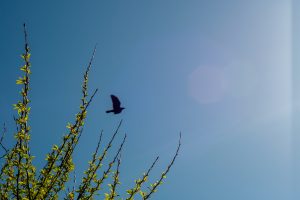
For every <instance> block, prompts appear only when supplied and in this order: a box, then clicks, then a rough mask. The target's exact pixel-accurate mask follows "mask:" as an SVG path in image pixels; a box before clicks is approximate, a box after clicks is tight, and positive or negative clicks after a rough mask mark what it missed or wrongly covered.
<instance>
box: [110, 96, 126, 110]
mask: <svg viewBox="0 0 300 200" xmlns="http://www.w3.org/2000/svg"><path fill="white" fill-rule="evenodd" d="M110 97H111V101H112V104H113V105H112V106H113V109H112V110H107V111H106V113H111V112H113V113H114V114H119V113H120V112H122V110H123V109H125V108H123V107H121V102H120V100H119V99H118V97H116V96H115V95H110Z"/></svg>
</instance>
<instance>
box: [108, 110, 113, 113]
mask: <svg viewBox="0 0 300 200" xmlns="http://www.w3.org/2000/svg"><path fill="white" fill-rule="evenodd" d="M111 112H114V111H113V110H107V111H106V113H111Z"/></svg>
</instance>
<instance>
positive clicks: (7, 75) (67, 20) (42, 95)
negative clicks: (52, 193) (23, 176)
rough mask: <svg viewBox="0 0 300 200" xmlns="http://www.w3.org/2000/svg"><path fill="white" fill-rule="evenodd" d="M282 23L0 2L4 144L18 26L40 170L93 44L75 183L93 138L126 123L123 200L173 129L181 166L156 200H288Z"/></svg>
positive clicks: (126, 6) (202, 8)
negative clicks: (114, 106)
mask: <svg viewBox="0 0 300 200" xmlns="http://www.w3.org/2000/svg"><path fill="white" fill-rule="evenodd" d="M294 6H295V5H294ZM292 21H293V23H295V21H296V20H292V2H291V1H288V0H266V1H260V0H252V1H242V0H240V1H237V0H227V1H221V0H214V1H205V0H203V1H202V0H201V1H196V0H185V1H177V0H172V1H171V0H152V1H134V0H127V1H120V0H119V1H118V0H116V1H100V0H91V1H88V2H83V1H74V0H73V1H67V0H66V1H47V2H45V1H43V2H42V1H30V2H28V1H27V2H19V1H14V0H11V1H6V0H4V1H1V2H0V25H1V31H0V44H1V47H0V59H1V73H0V90H1V91H2V98H0V122H1V123H2V122H6V123H7V124H8V130H9V133H10V135H9V136H8V138H7V143H8V144H12V134H13V132H14V125H13V121H12V115H13V114H14V111H13V110H12V106H11V105H12V104H14V103H15V102H16V101H17V99H18V87H17V86H16V85H15V80H16V79H17V77H18V75H19V74H20V72H19V70H18V66H20V65H21V59H19V58H20V54H21V53H22V52H23V32H22V23H23V22H26V23H27V26H28V32H29V41H30V46H31V49H32V72H33V74H32V78H31V80H32V81H31V88H32V91H31V94H30V96H31V100H32V104H31V107H32V112H31V114H32V115H31V126H32V142H31V146H32V149H33V150H32V152H33V154H35V155H36V156H37V158H36V160H35V163H36V164H37V165H39V166H42V163H43V159H44V154H45V153H47V152H48V149H49V148H50V147H51V145H52V144H54V143H59V142H60V138H61V136H62V134H63V133H65V132H66V128H65V125H66V123H67V122H68V121H73V118H74V115H75V113H76V111H77V110H78V106H79V103H80V95H81V93H80V87H81V81H82V75H83V72H84V70H85V67H86V65H87V63H88V61H89V58H90V56H91V53H92V50H93V47H94V45H95V44H96V43H98V49H97V53H96V58H95V61H94V64H93V68H92V70H91V74H90V83H89V86H90V91H91V92H92V90H93V89H95V88H99V90H100V91H99V93H98V94H97V96H96V98H95V100H94V101H93V104H92V106H91V107H90V110H89V111H88V119H87V123H86V127H85V130H84V134H83V136H82V138H81V141H80V144H79V146H78V149H77V151H76V152H75V159H74V160H75V164H76V166H77V167H78V169H77V173H78V176H79V175H80V173H81V172H82V171H83V170H84V169H85V168H86V166H87V164H86V163H87V161H88V160H89V158H90V156H89V155H90V154H91V153H92V152H93V150H94V149H95V147H96V143H97V138H98V134H99V132H100V130H101V129H104V134H105V138H106V139H108V138H109V136H110V135H111V134H112V130H114V128H115V127H116V125H117V123H118V121H119V120H120V119H123V120H124V123H123V126H122V128H121V133H122V134H124V133H127V135H128V140H127V143H126V146H125V151H124V153H123V163H122V167H121V173H122V176H121V182H122V188H121V189H123V191H121V194H123V193H124V191H125V190H124V189H125V188H129V187H130V186H132V185H133V179H134V178H138V177H139V176H140V175H141V174H142V173H143V172H144V171H145V170H146V169H147V167H148V166H149V165H150V164H151V162H152V160H153V159H154V158H155V157H156V155H160V161H159V163H158V166H157V167H156V168H155V170H154V172H153V176H152V177H153V178H156V177H158V176H159V173H160V172H161V171H162V170H163V169H164V168H165V167H166V166H167V164H168V162H169V161H170V159H171V158H172V156H173V154H174V152H175V150H176V146H177V141H178V135H179V132H180V131H181V132H182V136H183V138H182V143H183V144H182V149H181V152H180V156H179V157H178V160H177V161H176V164H175V165H174V167H173V168H172V170H171V172H170V174H169V176H168V178H167V179H166V181H165V184H163V185H162V187H161V188H160V189H159V190H158V192H157V193H156V194H155V195H154V196H153V199H176V200H177V199H178V200H179V199H180V200H181V199H195V200H198V199H199V200H200V199H205V200H220V199H230V200H235V199H236V200H240V199H243V200H248V199H249V200H253V199H259V200H260V199H261V200H265V199H272V200H282V199H293V196H292V194H293V186H294V185H297V184H296V183H295V182H293V178H292V177H294V175H295V174H294V173H296V174H298V171H299V170H297V169H295V168H293V163H295V162H293V161H294V160H293V155H294V154H293V151H296V150H297V148H292V147H293V146H292V144H293V130H294V132H297V130H299V129H298V128H297V127H296V126H292V125H293V124H292V122H293V120H296V118H297V116H298V115H297V112H296V110H297V108H298V107H297V105H296V106H295V105H293V98H295V96H297V95H295V93H296V92H295V91H293V89H295V88H296V87H295V83H297V82H296V81H295V79H297V77H298V75H295V74H293V73H292V72H293V68H292V61H293V62H295V63H296V62H297V60H292ZM110 94H115V95H117V96H119V97H120V99H121V101H122V103H123V104H124V107H126V109H125V110H124V112H123V113H122V114H120V115H116V116H114V115H108V114H106V113H105V110H106V109H108V108H109V107H110V106H111V102H110V97H109V95H110ZM293 127H295V128H294V129H293ZM120 139H121V136H120ZM299 169H300V168H299ZM299 177H300V176H299ZM152 180H153V179H152ZM122 192H123V193H122ZM298 195H299V194H298Z"/></svg>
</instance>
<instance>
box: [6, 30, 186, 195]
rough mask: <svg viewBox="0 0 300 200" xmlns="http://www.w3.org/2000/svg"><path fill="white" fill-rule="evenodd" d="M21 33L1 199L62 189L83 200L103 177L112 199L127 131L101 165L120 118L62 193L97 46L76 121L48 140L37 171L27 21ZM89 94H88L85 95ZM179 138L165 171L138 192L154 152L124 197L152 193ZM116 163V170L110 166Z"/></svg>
mask: <svg viewBox="0 0 300 200" xmlns="http://www.w3.org/2000/svg"><path fill="white" fill-rule="evenodd" d="M24 34H25V53H24V54H22V56H21V57H22V60H23V61H24V65H23V66H22V67H21V68H20V70H21V71H22V73H23V76H22V77H20V78H19V79H18V80H17V81H16V84H17V85H21V86H22V88H21V92H20V95H21V100H19V101H18V102H17V103H16V104H14V109H15V110H17V113H18V115H17V118H15V123H16V126H17V131H16V133H15V136H14V137H15V141H16V142H15V145H14V146H13V147H12V148H9V149H8V148H6V147H5V146H4V145H3V142H2V141H3V138H4V133H5V130H4V131H3V135H2V137H1V139H0V145H1V148H2V149H3V150H4V151H5V153H4V155H3V156H2V157H1V159H3V160H4V162H3V164H2V166H1V171H0V199H1V200H11V199H14V200H15V199H16V200H21V199H22V200H44V199H47V200H48V199H49V200H50V199H51V200H55V199H59V198H60V199H62V198H63V197H59V195H62V194H63V193H62V191H65V197H64V199H65V200H74V199H77V200H88V199H94V198H95V196H96V195H98V192H99V191H100V190H101V189H103V188H102V187H103V183H104V181H105V180H106V179H109V178H111V182H110V183H109V184H108V188H109V192H108V193H104V192H103V195H104V199H105V200H114V199H116V198H117V197H120V195H119V194H118V193H117V186H118V185H120V184H121V183H120V179H119V178H120V177H119V176H120V165H121V151H122V148H123V145H124V143H125V141H126V135H125V136H124V138H123V141H122V143H121V144H120V145H119V148H118V150H117V152H116V153H115V155H114V157H113V159H112V160H111V161H110V162H108V164H105V162H104V160H105V158H106V157H107V154H108V152H109V150H110V149H111V147H112V146H113V142H114V139H115V137H116V135H117V134H118V132H119V128H120V126H121V124H122V121H121V122H120V123H119V125H118V127H117V129H116V131H115V132H114V134H113V135H112V137H111V139H110V141H109V142H108V144H107V145H106V147H105V148H104V150H103V151H102V152H101V153H99V148H100V143H101V140H102V131H101V133H100V137H99V141H98V144H97V148H96V150H95V152H94V153H93V154H92V159H91V160H90V161H89V162H88V164H89V165H88V168H87V170H86V171H85V172H84V176H83V178H82V180H81V183H80V184H79V185H78V187H77V188H75V181H76V177H74V187H73V189H72V190H71V191H70V190H68V192H66V188H65V186H66V184H67V183H68V182H69V176H70V173H71V172H72V171H73V170H74V168H75V165H74V163H73V160H72V155H73V152H74V150H75V148H76V146H77V144H78V141H79V139H80V136H81V134H82V131H83V126H84V122H85V120H86V117H87V109H88V107H89V105H90V103H91V102H92V100H93V98H94V96H95V94H96V93H97V91H98V90H97V89H96V90H95V91H94V93H93V94H92V95H91V97H89V95H88V75H89V71H90V68H91V65H92V61H93V58H94V56H95V52H96V47H95V49H94V51H93V55H92V57H91V59H90V62H89V65H88V67H87V69H86V71H85V73H84V76H83V84H82V98H81V104H80V106H79V111H78V113H77V114H76V118H75V122H73V123H71V122H69V123H68V124H67V126H66V127H67V130H68V132H67V133H66V134H65V135H64V136H63V138H62V142H61V144H60V145H57V144H55V145H53V147H52V148H51V150H50V152H49V153H48V154H47V155H46V158H45V160H46V163H45V166H44V167H43V168H42V169H41V170H40V171H39V172H38V173H37V172H36V168H35V166H34V165H33V164H32V161H33V159H34V156H32V155H31V154H30V147H29V141H30V130H31V129H30V126H29V123H28V120H29V114H30V107H29V103H30V100H29V98H28V93H29V91H30V87H29V86H30V74H31V63H30V55H31V54H30V49H29V45H28V41H27V32H26V26H25V24H24ZM88 97H89V98H88ZM180 146H181V143H180V140H179V144H178V147H177V151H176V154H175V155H174V157H173V159H172V161H171V163H170V164H169V165H168V167H167V169H166V171H164V172H163V173H162V174H161V177H160V178H159V179H158V180H157V181H156V182H155V183H153V184H150V186H149V187H148V189H149V190H148V191H142V186H143V185H144V184H145V183H146V182H147V181H148V177H149V174H150V172H151V170H152V169H153V167H154V165H155V164H156V162H157V161H158V157H157V158H156V159H155V161H154V162H153V163H152V165H151V167H150V168H149V169H148V170H147V171H146V173H144V174H143V176H142V177H141V178H139V179H137V180H135V185H134V186H133V188H131V189H129V190H127V197H124V198H122V199H125V198H126V200H133V199H134V197H135V195H136V194H140V195H141V197H142V199H144V200H146V199H149V198H150V196H151V195H152V194H153V193H154V192H156V190H157V188H158V186H160V185H161V184H162V181H163V179H165V178H166V175H167V173H168V172H169V170H170V168H171V167H172V165H173V164H174V161H175V159H176V157H177V156H178V152H179V149H180ZM103 166H106V169H104V170H103V173H102V175H99V173H98V172H99V169H100V168H102V167H103ZM114 168H115V169H114Z"/></svg>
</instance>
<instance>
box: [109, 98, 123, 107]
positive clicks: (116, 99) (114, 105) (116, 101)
mask: <svg viewBox="0 0 300 200" xmlns="http://www.w3.org/2000/svg"><path fill="white" fill-rule="evenodd" d="M110 97H111V100H112V103H113V108H114V109H116V108H120V107H121V102H120V101H119V99H118V97H116V96H115V95H110Z"/></svg>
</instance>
